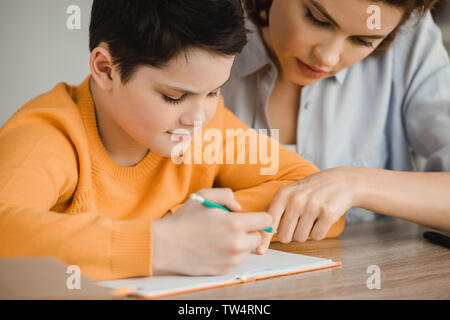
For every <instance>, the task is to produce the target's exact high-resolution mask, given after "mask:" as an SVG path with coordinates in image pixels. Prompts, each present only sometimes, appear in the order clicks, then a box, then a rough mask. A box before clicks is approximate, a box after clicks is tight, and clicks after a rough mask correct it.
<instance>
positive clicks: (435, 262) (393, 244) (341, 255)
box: [165, 218, 450, 300]
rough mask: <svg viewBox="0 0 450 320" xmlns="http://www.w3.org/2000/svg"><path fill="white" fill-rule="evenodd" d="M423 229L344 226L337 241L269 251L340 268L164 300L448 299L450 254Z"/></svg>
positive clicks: (381, 223) (395, 223) (383, 223)
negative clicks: (376, 283)
mask: <svg viewBox="0 0 450 320" xmlns="http://www.w3.org/2000/svg"><path fill="white" fill-rule="evenodd" d="M427 230H430V229H429V228H426V227H423V226H419V225H416V224H413V223H409V222H406V221H401V220H397V219H393V218H386V219H383V220H378V221H374V222H363V223H358V224H352V225H347V226H346V228H345V230H344V232H343V234H342V235H341V236H340V237H339V238H337V239H329V240H322V241H308V242H305V243H290V244H282V243H273V244H272V245H271V249H275V250H282V251H288V252H293V253H300V254H305V255H311V256H317V257H322V258H329V259H333V260H335V261H338V260H340V261H342V266H341V267H338V268H332V269H325V270H320V271H314V272H307V273H301V274H297V275H291V276H285V277H279V278H273V279H267V280H260V281H256V282H252V283H246V284H240V285H234V286H228V287H222V288H216V289H210V290H205V291H198V292H192V293H187V294H181V295H177V296H171V297H167V298H165V299H193V300H196V299H202V300H208V299H246V300H247V299H263V300H264V299H449V298H450V250H449V249H447V248H444V247H441V246H437V245H435V244H432V243H430V242H428V241H427V240H425V239H424V238H423V237H422V234H423V232H424V231H427ZM441 233H444V232H441ZM444 234H447V235H448V233H444ZM371 265H376V266H378V267H379V270H380V275H381V288H380V289H376V288H374V289H368V286H367V280H368V278H369V277H370V276H371V275H372V273H367V268H368V267H369V266H371Z"/></svg>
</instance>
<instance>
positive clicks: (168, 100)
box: [162, 91, 219, 104]
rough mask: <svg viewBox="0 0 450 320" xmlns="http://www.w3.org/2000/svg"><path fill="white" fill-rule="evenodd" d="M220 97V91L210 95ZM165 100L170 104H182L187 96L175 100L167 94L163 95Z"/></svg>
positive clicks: (209, 95)
mask: <svg viewBox="0 0 450 320" xmlns="http://www.w3.org/2000/svg"><path fill="white" fill-rule="evenodd" d="M218 96H219V91H215V92H211V93H209V94H208V97H218ZM162 97H163V99H164V100H165V101H166V102H168V103H170V104H180V103H181V102H182V101H183V100H184V98H185V97H186V94H183V95H182V96H181V97H180V98H178V99H174V98H171V97H168V96H166V95H165V94H162Z"/></svg>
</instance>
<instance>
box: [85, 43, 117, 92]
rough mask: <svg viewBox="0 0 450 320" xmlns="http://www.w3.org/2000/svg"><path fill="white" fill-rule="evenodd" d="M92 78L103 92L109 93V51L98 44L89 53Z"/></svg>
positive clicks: (110, 86) (110, 78)
mask: <svg viewBox="0 0 450 320" xmlns="http://www.w3.org/2000/svg"><path fill="white" fill-rule="evenodd" d="M89 65H90V68H91V74H92V78H94V80H95V82H96V83H97V85H98V86H99V87H100V88H101V89H102V90H104V91H111V90H112V88H113V82H114V79H113V69H114V67H113V59H112V57H111V54H110V53H109V50H108V49H107V48H106V47H105V46H103V45H102V44H100V45H99V46H98V47H97V48H95V49H94V50H93V51H92V53H91V58H90V61H89Z"/></svg>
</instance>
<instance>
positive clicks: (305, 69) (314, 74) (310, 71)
mask: <svg viewBox="0 0 450 320" xmlns="http://www.w3.org/2000/svg"><path fill="white" fill-rule="evenodd" d="M296 60H297V64H298V68H299V69H300V71H301V72H302V73H303V74H304V75H306V76H307V77H310V78H316V79H317V78H323V77H325V76H326V75H327V74H328V73H329V72H326V71H323V70H320V69H316V68H313V67H311V66H309V65H307V64H306V63H304V62H303V61H301V60H300V59H298V58H296Z"/></svg>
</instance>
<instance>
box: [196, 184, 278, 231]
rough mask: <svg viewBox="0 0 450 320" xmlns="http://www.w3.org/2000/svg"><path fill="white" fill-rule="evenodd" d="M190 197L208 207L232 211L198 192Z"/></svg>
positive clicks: (270, 228) (270, 229)
mask: <svg viewBox="0 0 450 320" xmlns="http://www.w3.org/2000/svg"><path fill="white" fill-rule="evenodd" d="M190 198H191V199H192V200H195V201H198V202H200V203H201V204H203V205H204V206H206V207H209V208H217V209H222V210H225V211H228V212H231V210H230V209H228V208H226V207H224V206H221V205H220V204H217V203H214V202H212V201H209V200H207V199H205V198H203V197H202V196H199V195H198V194H196V193H193V194H191V197H190ZM264 231H266V232H269V233H271V232H273V229H272V227H268V228H266V229H264Z"/></svg>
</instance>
